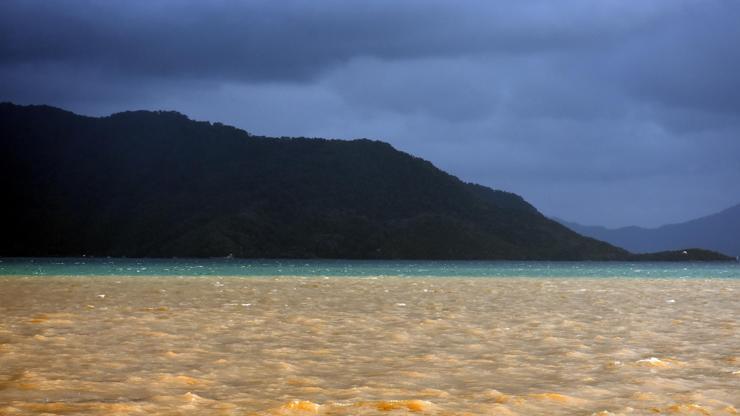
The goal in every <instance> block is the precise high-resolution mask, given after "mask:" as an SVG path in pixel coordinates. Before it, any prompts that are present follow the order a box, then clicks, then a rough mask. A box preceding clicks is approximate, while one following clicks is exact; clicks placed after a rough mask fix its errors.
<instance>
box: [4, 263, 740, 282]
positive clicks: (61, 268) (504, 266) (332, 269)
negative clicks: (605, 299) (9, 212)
mask: <svg viewBox="0 0 740 416" xmlns="http://www.w3.org/2000/svg"><path fill="white" fill-rule="evenodd" d="M0 275H39V276H46V275H65V276H73V275H111V276H121V275H142V276H143V275H147V276H409V277H412V276H433V277H542V278H550V277H553V278H554V277H632V278H689V279H694V278H730V279H740V263H737V262H708V263H699V262H697V263H673V262H650V263H647V262H640V263H631V262H541V261H527V262H519V261H412V260H406V261H363V260H242V259H107V258H2V259H0Z"/></svg>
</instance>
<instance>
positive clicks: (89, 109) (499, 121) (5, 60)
mask: <svg viewBox="0 0 740 416" xmlns="http://www.w3.org/2000/svg"><path fill="white" fill-rule="evenodd" d="M738 22H740V2H738V1H734V0H726V1H713V0H695V1H681V0H665V1H640V2H636V1H592V0H582V1H562V0H559V1H550V0H548V1H508V2H504V1H500V2H496V1H445V2H438V1H428V0H424V1H397V0H373V1H366V2H359V1H358V2H355V1H323V0H322V1H315V0H311V1H309V0H307V1H249V2H237V1H233V2H231V1H209V2H201V1H180V2H174V1H171V2H170V1H149V0H147V1H144V0H142V1H64V0H55V1H33V0H23V1H21V0H19V1H13V0H4V1H2V2H0V100H1V101H13V102H16V103H19V104H40V103H44V104H51V105H56V106H60V107H63V108H66V109H69V110H72V111H75V112H78V113H82V114H89V115H107V114H110V113H112V112H117V111H122V110H130V109H168V110H170V109H171V110H177V111H180V112H183V113H185V114H187V115H189V116H190V117H191V118H194V119H201V120H210V121H221V122H224V123H227V124H233V125H235V126H238V127H241V128H244V129H246V130H248V131H250V132H252V133H255V134H264V135H276V136H282V135H296V136H320V137H332V138H347V139H349V138H359V137H367V138H374V139H380V140H384V141H388V142H390V143H392V144H393V145H394V146H395V147H396V148H398V149H401V150H404V151H407V152H410V153H413V154H415V155H418V156H421V157H423V158H425V159H428V160H430V161H432V162H433V163H434V164H436V165H437V166H439V167H440V168H442V169H445V170H447V171H449V172H450V173H453V174H455V175H457V176H459V177H460V178H461V179H463V180H466V181H473V182H478V183H481V184H484V185H487V186H490V187H493V188H498V189H504V190H508V191H513V192H516V193H519V194H521V195H522V196H524V197H525V198H526V199H527V200H529V201H530V202H532V203H533V204H534V205H535V206H537V207H538V208H539V209H540V210H541V211H542V212H543V213H545V214H546V215H553V216H558V217H561V218H564V219H567V220H573V221H578V222H581V223H586V224H599V225H607V226H619V225H630V224H636V225H644V226H655V225H660V224H664V223H670V222H679V221H684V220H687V219H691V218H694V217H697V216H701V215H706V214H710V213H713V212H716V211H719V210H721V209H723V208H726V207H728V206H731V205H734V204H737V203H739V202H740V23H738Z"/></svg>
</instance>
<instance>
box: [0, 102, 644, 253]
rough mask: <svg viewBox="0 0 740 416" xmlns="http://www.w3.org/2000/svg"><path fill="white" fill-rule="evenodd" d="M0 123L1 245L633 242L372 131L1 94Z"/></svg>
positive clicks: (434, 246) (221, 249) (312, 248)
mask: <svg viewBox="0 0 740 416" xmlns="http://www.w3.org/2000/svg"><path fill="white" fill-rule="evenodd" d="M0 126H2V132H3V134H2V141H1V142H0V146H2V148H1V149H0V150H2V155H0V161H1V162H2V163H1V164H0V174H2V179H0V180H2V184H3V186H4V189H6V191H7V196H8V198H7V201H8V202H6V203H5V204H3V205H2V206H1V207H0V214H2V218H3V222H4V224H3V226H4V229H5V230H6V238H4V239H0V240H1V242H0V255H2V256H56V255H61V256H79V255H83V254H84V255H95V256H122V257H173V256H174V257H222V256H229V255H233V256H235V257H248V258H255V257H262V258H288V257H292V258H360V259H401V258H404V259H512V260H514V259H516V260H625V259H630V258H632V257H631V255H630V254H629V253H628V252H626V251H625V250H623V249H620V248H618V247H614V246H611V245H609V244H607V243H604V242H601V241H597V240H594V239H592V238H587V237H582V236H580V235H578V234H577V233H575V232H573V231H571V230H569V229H567V228H566V227H564V226H562V225H560V224H558V223H556V222H554V221H551V220H550V219H547V218H546V217H544V216H543V215H542V214H541V213H540V212H539V211H537V209H536V208H534V207H533V206H532V205H530V204H529V203H528V202H526V201H525V200H524V199H523V198H521V197H520V196H518V195H516V194H512V193H509V192H505V191H499V190H493V189H490V188H487V187H485V186H482V185H477V184H469V183H465V182H463V181H461V180H459V179H458V178H456V177H455V176H453V175H450V174H449V173H447V172H444V171H442V170H440V169H438V168H436V167H435V166H434V165H433V164H432V163H431V162H429V161H426V160H424V159H421V158H418V157H415V156H413V155H410V154H407V153H404V152H401V151H398V150H396V149H394V148H393V147H392V146H391V145H390V144H388V143H384V142H379V141H372V140H367V139H357V140H336V139H333V140H329V139H321V138H312V139H308V138H302V137H298V138H285V137H283V138H271V137H263V136H255V135H252V134H250V133H248V132H246V131H244V130H241V129H238V128H234V127H231V126H226V125H223V124H221V123H210V122H206V121H194V120H190V119H189V118H188V117H187V116H185V115H183V114H180V113H177V112H173V111H155V112H152V111H127V112H121V113H115V114H112V115H110V116H106V117H88V116H80V115H76V114H74V113H71V112H68V111H65V110H62V109H58V108H55V107H50V106H17V105H14V104H10V103H3V104H0Z"/></svg>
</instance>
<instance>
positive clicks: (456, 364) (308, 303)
mask: <svg viewBox="0 0 740 416" xmlns="http://www.w3.org/2000/svg"><path fill="white" fill-rule="evenodd" d="M739 295H740V280H732V279H727V280H723V279H711V280H678V279H676V280H670V279H662V280H649V279H550V280H547V279H528V278H520V279H507V278H488V279H462V278H393V277H383V278H329V279H324V278H300V277H279V278H238V277H188V278H177V277H141V276H136V277H120V276H106V277H23V276H6V277H0V414H2V415H16V414H18V415H35V414H75V415H76V414H80V415H117V414H118V415H129V414H131V415H136V414H147V415H149V414H161V415H250V414H258V415H271V414H279V415H310V414H323V415H362V414H378V415H381V414H382V415H397V414H433V415H460V414H475V415H592V414H595V415H655V414H687V415H733V414H737V413H738V410H737V409H739V408H740V296H739Z"/></svg>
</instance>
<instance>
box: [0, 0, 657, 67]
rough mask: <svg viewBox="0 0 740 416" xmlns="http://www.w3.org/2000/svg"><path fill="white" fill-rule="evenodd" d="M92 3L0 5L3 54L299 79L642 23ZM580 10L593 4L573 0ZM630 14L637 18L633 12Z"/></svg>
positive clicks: (265, 4) (258, 5)
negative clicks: (346, 65)
mask: <svg viewBox="0 0 740 416" xmlns="http://www.w3.org/2000/svg"><path fill="white" fill-rule="evenodd" d="M465 6H466V7H460V6H458V5H457V4H455V3H451V2H441V1H407V2H395V1H373V2H364V3H360V2H346V1H322V2H311V1H302V2H297V1H287V2H275V1H254V2H221V1H218V2H194V1H193V2H175V1H164V2H163V1H152V2H134V3H132V2H124V1H119V2H112V1H111V2H97V1H89V2H82V1H64V0H62V1H55V2H47V1H18V2H5V3H3V5H2V6H0V7H2V9H3V10H2V11H3V13H2V17H1V18H0V19H2V20H0V23H1V27H2V32H1V33H2V38H3V42H2V44H1V45H0V47H1V49H0V56H2V62H3V63H4V64H14V63H17V64H22V63H29V62H62V63H70V64H76V63H87V64H91V65H97V66H104V67H108V68H109V69H115V70H119V71H122V72H125V73H128V74H131V73H141V74H154V75H161V76H184V77H219V78H220V77H229V78H235V79H243V80H265V79H268V80H281V81H293V80H298V81H301V80H306V79H308V78H311V77H314V76H316V75H317V74H318V73H320V72H321V71H322V70H325V69H327V68H331V67H333V66H336V65H339V64H341V63H343V62H346V61H348V60H349V59H351V58H353V57H375V58H379V59H411V58H419V57H450V56H461V55H466V54H488V53H534V52H541V51H549V50H561V49H581V48H594V47H600V46H601V45H602V44H603V43H605V42H606V43H608V42H609V41H610V40H611V39H612V38H613V37H618V36H620V35H623V34H624V33H625V32H627V31H629V30H639V28H640V26H642V25H644V24H647V22H645V21H644V20H645V19H644V18H636V19H634V21H630V22H628V23H629V24H626V23H624V22H613V21H611V20H610V18H609V17H608V16H603V15H599V14H596V15H591V14H589V13H588V10H582V11H579V10H578V9H575V10H571V12H569V13H564V14H563V16H564V17H565V19H559V18H557V17H556V16H553V15H552V13H557V9H558V8H559V6H558V7H555V5H549V4H548V3H540V2H535V3H530V4H528V5H517V4H515V3H511V4H504V3H489V2H483V1H480V2H468V3H466V4H465ZM581 7H583V8H584V9H592V8H593V6H588V5H581ZM638 17H639V16H638Z"/></svg>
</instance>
